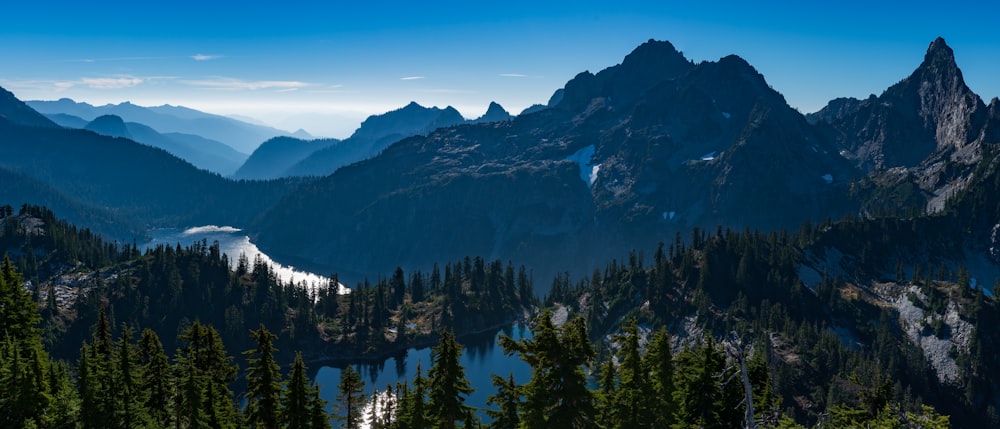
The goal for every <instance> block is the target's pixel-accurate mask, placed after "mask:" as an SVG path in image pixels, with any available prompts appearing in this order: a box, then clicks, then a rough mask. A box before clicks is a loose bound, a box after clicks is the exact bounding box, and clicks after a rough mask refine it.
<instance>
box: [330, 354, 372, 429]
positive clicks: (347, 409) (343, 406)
mask: <svg viewBox="0 0 1000 429" xmlns="http://www.w3.org/2000/svg"><path fill="white" fill-rule="evenodd" d="M364 388H365V382H364V381H363V380H361V374H359V373H358V372H357V370H355V369H354V367H353V366H352V365H347V366H345V367H344V370H343V371H341V372H340V385H339V386H338V391H339V392H340V393H338V394H337V403H338V404H339V409H340V414H338V415H337V416H336V419H337V420H339V421H342V422H344V428H345V429H356V428H358V427H359V425H360V424H361V411H362V409H363V407H364V397H363V396H362V395H361V394H362V393H363V392H364Z"/></svg>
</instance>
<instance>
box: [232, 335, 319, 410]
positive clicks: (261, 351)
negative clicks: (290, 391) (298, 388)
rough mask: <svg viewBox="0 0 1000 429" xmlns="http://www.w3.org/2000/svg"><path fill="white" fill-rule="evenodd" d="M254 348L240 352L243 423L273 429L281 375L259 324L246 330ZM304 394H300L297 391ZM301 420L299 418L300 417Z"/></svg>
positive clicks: (270, 337) (270, 341)
mask: <svg viewBox="0 0 1000 429" xmlns="http://www.w3.org/2000/svg"><path fill="white" fill-rule="evenodd" d="M250 338H252V339H253V340H254V342H256V344H257V348H255V349H250V350H248V351H246V352H243V354H244V355H246V356H247V357H248V359H247V375H246V378H247V392H246V396H245V397H246V400H247V405H246V408H247V411H246V415H247V423H248V424H249V425H250V426H251V427H255V428H263V429H277V427H278V426H279V424H278V423H279V421H278V414H279V409H278V404H279V403H280V399H281V373H280V372H279V371H280V369H279V368H278V363H277V362H275V361H274V351H275V350H274V343H273V342H274V340H275V339H277V338H278V337H277V336H275V335H274V334H272V333H271V332H270V331H268V330H267V328H265V327H264V325H263V324H261V325H260V327H259V328H257V330H256V331H250ZM300 393H304V392H300ZM300 417H301V416H300Z"/></svg>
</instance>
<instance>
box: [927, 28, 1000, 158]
mask: <svg viewBox="0 0 1000 429" xmlns="http://www.w3.org/2000/svg"><path fill="white" fill-rule="evenodd" d="M911 78H917V79H918V82H913V84H915V85H919V86H918V87H917V88H916V89H917V93H918V94H919V97H920V116H921V117H922V118H924V120H925V122H930V123H931V124H933V125H934V126H935V128H936V129H935V139H936V140H937V147H938V148H939V149H940V148H946V147H954V148H957V149H961V148H963V147H964V146H965V145H966V144H969V143H970V142H972V141H973V140H975V138H976V137H978V134H979V130H980V129H981V127H982V126H983V123H984V121H985V119H986V118H985V115H986V111H985V107H986V106H985V105H984V104H983V102H982V100H981V99H980V98H979V96H978V95H976V94H975V93H973V92H972V90H971V89H969V87H968V86H966V85H965V80H964V79H963V78H962V71H961V70H960V69H959V68H958V64H956V62H955V53H954V52H953V51H952V50H951V48H950V47H949V46H948V45H947V44H946V43H945V41H944V39H942V38H940V37H938V38H937V39H935V40H934V41H933V42H931V45H930V47H928V48H927V54H926V55H924V61H923V63H921V64H920V67H919V68H917V70H916V71H915V72H914V74H913V75H912V76H911Z"/></svg>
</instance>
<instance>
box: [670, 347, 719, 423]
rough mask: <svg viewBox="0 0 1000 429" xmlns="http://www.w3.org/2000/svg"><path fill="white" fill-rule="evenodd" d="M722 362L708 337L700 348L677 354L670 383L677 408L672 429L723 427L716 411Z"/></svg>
mask: <svg viewBox="0 0 1000 429" xmlns="http://www.w3.org/2000/svg"><path fill="white" fill-rule="evenodd" d="M724 363H725V361H724V358H723V356H722V353H721V352H719V350H717V349H716V346H715V342H714V341H713V340H712V337H711V336H707V340H706V343H705V344H704V345H702V346H700V347H698V348H696V349H685V350H684V351H682V352H681V353H680V354H678V356H677V368H676V372H675V374H676V378H675V380H674V383H675V384H674V386H675V389H674V402H675V403H676V404H677V408H676V410H675V416H674V424H673V426H671V427H672V428H674V429H684V428H722V427H723V425H722V419H721V418H720V416H719V412H720V410H721V409H722V408H723V400H722V389H721V387H720V377H721V375H722V372H723V370H724V367H723V366H724Z"/></svg>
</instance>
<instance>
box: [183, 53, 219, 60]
mask: <svg viewBox="0 0 1000 429" xmlns="http://www.w3.org/2000/svg"><path fill="white" fill-rule="evenodd" d="M219 58H222V55H205V54H195V55H192V56H191V59H192V60H195V61H211V60H217V59H219Z"/></svg>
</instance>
